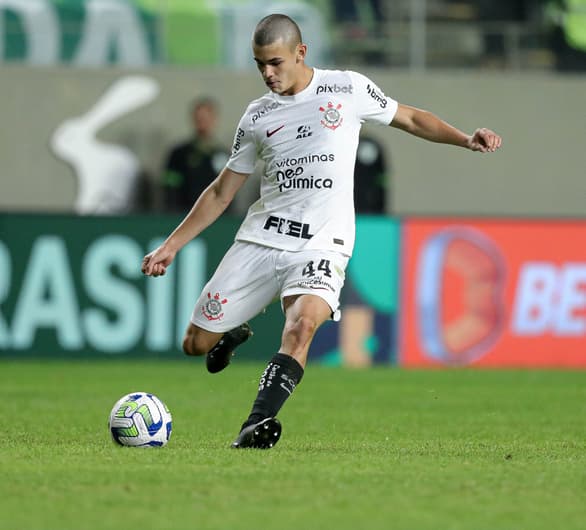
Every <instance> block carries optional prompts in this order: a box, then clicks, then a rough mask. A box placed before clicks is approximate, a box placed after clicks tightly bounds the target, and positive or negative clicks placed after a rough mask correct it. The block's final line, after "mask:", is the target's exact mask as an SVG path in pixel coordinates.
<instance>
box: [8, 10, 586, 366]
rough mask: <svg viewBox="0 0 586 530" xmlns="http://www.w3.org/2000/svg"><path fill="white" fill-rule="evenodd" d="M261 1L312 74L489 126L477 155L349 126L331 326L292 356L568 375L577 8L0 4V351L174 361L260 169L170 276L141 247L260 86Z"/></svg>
mask: <svg viewBox="0 0 586 530" xmlns="http://www.w3.org/2000/svg"><path fill="white" fill-rule="evenodd" d="M275 12H280V13H286V14H288V15H290V16H292V17H293V18H294V19H295V20H296V21H297V22H298V23H299V25H300V27H301V29H302V32H303V37H304V40H305V42H306V43H307V44H308V46H309V53H308V59H307V62H308V64H310V65H311V66H317V67H322V68H326V67H327V68H336V69H353V70H358V71H360V72H362V73H364V74H366V75H368V76H369V77H371V78H372V79H373V81H375V82H376V83H377V84H378V85H379V86H380V87H381V88H382V89H383V90H384V91H385V92H386V94H387V95H389V96H391V97H393V98H394V99H396V100H398V101H400V102H402V103H406V104H410V105H414V106H418V107H421V108H425V109H427V110H431V111H432V112H434V113H436V114H438V115H439V116H441V117H442V118H444V119H445V120H447V121H448V122H450V123H452V124H454V125H456V126H457V127H459V128H461V129H463V130H465V131H468V132H472V131H473V130H474V129H475V128H477V127H489V128H492V129H494V130H495V131H497V132H499V133H500V134H501V135H502V137H503V148H502V149H501V150H500V151H499V152H498V153H496V154H494V155H490V156H481V155H479V154H476V153H470V152H467V151H463V150H457V149H455V148H453V147H447V146H440V145H436V144H430V143H424V142H422V141H421V140H418V139H416V138H413V137H409V135H405V134H403V133H400V132H398V131H396V130H394V129H389V128H382V127H371V126H365V127H364V131H363V136H362V139H361V142H360V145H359V149H358V158H357V165H356V204H357V211H358V213H359V218H358V222H357V231H358V240H357V247H356V252H355V256H354V257H353V259H352V261H351V264H350V266H349V270H348V281H347V285H346V288H345V293H344V299H343V314H344V315H345V316H344V318H343V319H342V321H341V323H339V324H338V323H335V324H334V323H331V324H329V325H326V326H324V328H323V329H322V330H320V333H319V334H318V337H317V338H316V341H315V343H314V345H313V347H312V351H311V358H312V359H313V360H315V361H316V362H318V361H319V362H323V363H329V364H347V365H351V366H368V365H371V364H389V363H392V364H400V365H405V366H428V365H432V366H437V365H454V364H457V365H462V364H472V365H479V366H482V365H490V366H573V367H576V366H585V365H586V348H584V344H586V342H585V339H586V206H585V205H586V178H585V177H586V170H585V168H586V150H585V149H584V148H583V147H582V144H583V143H584V140H585V139H586V0H519V1H512V0H511V1H505V0H501V1H499V0H492V1H488V0H469V1H465V0H457V1H456V0H395V1H391V0H387V1H385V0H378V1H376V0H372V1H358V0H355V1H349V0H314V1H310V0H288V1H280V2H270V1H262V2H261V1H253V0H232V1H230V0H225V1H222V0H0V93H1V94H2V97H1V98H0V116H1V118H2V127H1V128H0V304H1V306H0V308H1V310H0V355H2V356H7V357H8V356H13V357H23V356H44V355H50V356H55V355H58V356H66V357H70V356H87V355H92V356H104V355H110V356H112V355H114V356H128V355H135V356H160V357H168V358H175V357H179V356H180V354H179V350H178V346H177V345H178V344H179V343H180V336H181V334H182V332H183V329H184V327H185V325H186V324H187V321H188V318H189V315H190V313H191V310H192V306H193V303H194V301H195V299H196V296H197V294H198V293H199V291H200V289H201V287H202V286H203V284H204V283H205V280H206V279H207V277H208V276H209V274H210V273H211V271H213V269H214V268H215V266H216V264H217V263H218V261H219V259H220V258H221V256H222V255H223V252H224V251H225V250H226V248H227V247H228V246H229V244H230V243H231V240H232V238H233V235H234V233H235V230H236V229H237V226H238V224H239V222H240V221H241V219H242V218H243V216H244V215H245V213H246V210H247V208H248V206H249V204H250V203H251V202H252V201H253V200H254V199H255V198H256V197H257V195H258V177H259V175H260V173H261V172H262V168H260V167H259V168H258V171H257V172H256V174H255V175H253V176H252V177H251V178H250V179H249V182H248V183H247V185H246V186H245V187H244V189H243V190H241V192H240V193H239V194H238V196H237V198H236V200H235V203H234V204H233V205H232V206H231V208H230V210H229V212H228V214H227V215H225V216H224V217H223V218H222V219H221V220H220V221H219V222H218V223H217V224H216V225H214V226H213V227H211V228H210V229H209V230H207V231H206V232H205V233H204V234H203V236H202V237H201V238H198V240H196V241H194V242H192V243H191V244H190V246H188V247H187V248H186V249H185V250H184V251H183V253H182V255H181V257H180V259H179V260H178V262H177V264H176V266H175V268H174V270H173V272H171V273H170V274H169V276H167V277H166V278H165V279H158V280H152V279H149V280H147V279H145V278H142V277H141V275H140V270H139V267H140V260H141V259H142V256H143V255H144V253H146V252H148V251H149V250H150V249H151V248H152V246H153V245H154V244H156V243H157V241H158V240H160V238H163V237H164V236H165V235H166V234H167V233H168V231H169V230H171V229H172V228H173V227H174V226H175V225H176V224H177V222H178V221H179V220H180V219H181V218H182V216H183V215H184V214H185V213H186V212H187V211H188V210H189V207H190V205H191V204H192V203H193V201H194V200H195V198H196V197H197V196H198V194H199V193H200V192H201V190H202V189H203V188H205V186H207V184H208V183H209V181H210V179H212V178H213V176H214V175H215V174H216V173H217V171H218V170H219V169H221V168H222V167H223V165H224V163H225V161H226V159H227V156H228V153H229V149H230V147H231V145H232V143H233V136H234V131H235V127H236V125H237V123H238V120H239V118H240V116H241V114H242V113H243V112H244V110H245V108H246V106H247V105H248V103H249V102H250V101H251V100H252V99H254V98H256V97H258V96H259V95H260V94H262V93H263V92H264V91H265V87H264V85H263V84H262V81H261V79H260V76H259V75H258V73H257V72H256V71H255V65H254V61H253V60H252V55H251V50H250V37H251V34H252V31H253V28H254V26H255V24H256V22H257V21H258V20H259V19H260V18H261V17H263V16H265V15H267V14H270V13H275ZM381 249H383V250H381ZM280 319H281V316H280V311H279V308H278V307H276V308H275V307H272V308H269V310H268V311H267V312H266V313H265V314H263V315H260V316H259V317H258V318H257V322H256V323H254V326H256V328H257V332H258V335H257V337H263V339H262V340H263V343H262V344H260V345H259V342H258V341H256V344H252V345H249V344H247V345H245V346H244V348H243V350H245V351H246V353H248V355H249V356H250V358H254V357H255V356H257V357H263V358H264V357H266V355H268V354H269V352H270V351H272V350H273V349H274V347H275V346H274V344H275V343H277V342H278V340H279V335H280V326H281V320H280ZM253 342H255V341H253ZM247 349H248V350H247ZM264 350H267V351H264Z"/></svg>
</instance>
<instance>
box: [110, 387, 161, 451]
mask: <svg viewBox="0 0 586 530" xmlns="http://www.w3.org/2000/svg"><path fill="white" fill-rule="evenodd" d="M108 426H109V428H110V433H111V434H112V438H113V439H114V441H115V442H116V443H118V444H120V445H126V446H130V447H162V446H163V445H166V444H167V442H168V441H169V437H170V436H171V429H172V418H171V413H170V412H169V409H168V408H167V406H166V405H165V404H164V403H163V402H162V401H161V400H160V399H159V398H158V397H157V396H155V395H153V394H149V393H148V392H132V393H131V394H127V395H126V396H124V397H122V398H120V399H119V400H118V401H117V402H116V404H115V405H114V407H113V408H112V412H110V421H109V422H108Z"/></svg>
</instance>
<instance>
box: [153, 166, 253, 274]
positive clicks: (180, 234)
mask: <svg viewBox="0 0 586 530" xmlns="http://www.w3.org/2000/svg"><path fill="white" fill-rule="evenodd" d="M247 177H248V174H245V173H237V172H236V171H232V170H231V169H229V168H227V167H225V168H224V169H223V170H222V171H221V172H220V174H219V175H218V176H217V177H216V179H215V180H214V181H213V182H212V183H211V184H210V185H209V186H208V187H207V188H206V189H205V190H204V192H203V193H202V194H201V195H200V196H199V198H198V199H197V201H195V204H194V205H193V207H192V208H191V211H190V212H189V213H188V214H187V215H186V216H185V218H184V219H183V221H181V223H180V224H179V225H178V226H177V228H175V230H173V232H172V233H171V234H170V235H169V237H168V238H167V239H166V240H165V241H164V242H163V244H162V245H161V246H159V247H158V248H157V249H155V250H153V251H152V252H150V253H149V254H147V255H146V256H145V257H144V259H143V261H142V272H143V273H144V274H146V275H147V276H161V275H163V274H165V272H166V270H167V267H168V266H169V265H170V264H171V263H172V261H173V259H174V258H175V255H176V254H177V252H179V250H181V248H183V246H185V245H186V244H187V243H188V242H189V241H191V240H192V239H193V238H195V237H197V236H198V235H199V234H200V233H201V232H202V231H203V230H204V229H206V228H207V227H208V226H209V225H211V224H212V223H213V222H214V221H215V220H216V219H217V218H218V217H220V215H221V214H222V212H224V210H225V209H226V208H227V207H228V205H229V204H230V203H231V202H232V199H234V196H235V195H236V192H237V191H238V190H239V189H240V187H241V186H242V184H244V181H245V180H246V179H247Z"/></svg>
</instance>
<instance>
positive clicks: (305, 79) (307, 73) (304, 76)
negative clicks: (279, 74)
mask: <svg viewBox="0 0 586 530" xmlns="http://www.w3.org/2000/svg"><path fill="white" fill-rule="evenodd" d="M313 76H314V71H313V68H311V67H310V66H307V65H306V64H304V65H303V69H302V72H301V74H300V75H299V79H298V80H297V82H296V83H295V84H294V85H293V86H292V87H291V90H290V91H288V93H287V94H283V96H294V95H295V94H299V92H302V91H303V90H305V89H306V88H307V87H308V86H309V85H310V83H311V81H312V79H313Z"/></svg>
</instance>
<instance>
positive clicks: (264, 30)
mask: <svg viewBox="0 0 586 530" xmlns="http://www.w3.org/2000/svg"><path fill="white" fill-rule="evenodd" d="M279 39H283V43H284V44H287V45H288V46H289V48H290V49H292V50H293V49H294V48H295V46H297V45H298V44H301V42H302V40H301V30H300V29H299V26H298V25H297V24H296V23H295V21H294V20H293V19H291V18H289V17H288V16H287V15H278V14H276V15H268V16H266V17H264V18H263V19H262V20H261V21H260V22H259V23H258V24H257V25H256V29H255V30H254V35H253V39H252V42H253V44H254V46H259V47H261V46H269V45H270V44H274V43H275V42H277V41H278V40H279Z"/></svg>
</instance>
